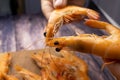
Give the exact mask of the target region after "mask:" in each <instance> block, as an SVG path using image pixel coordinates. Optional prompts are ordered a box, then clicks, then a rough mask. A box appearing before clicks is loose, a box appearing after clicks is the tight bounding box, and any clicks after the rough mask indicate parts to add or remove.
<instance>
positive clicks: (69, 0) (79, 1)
mask: <svg viewBox="0 0 120 80" xmlns="http://www.w3.org/2000/svg"><path fill="white" fill-rule="evenodd" d="M84 3H85V0H41V7H42V11H43V14H44V16H45V17H46V18H47V19H49V16H50V14H51V12H52V11H53V10H54V9H57V8H63V7H65V6H67V5H77V6H83V5H84Z"/></svg>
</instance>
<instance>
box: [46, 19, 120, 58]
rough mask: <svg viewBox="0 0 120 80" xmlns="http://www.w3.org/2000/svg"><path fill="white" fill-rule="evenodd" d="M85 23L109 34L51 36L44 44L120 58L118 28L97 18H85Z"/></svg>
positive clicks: (119, 32) (103, 56)
mask: <svg viewBox="0 0 120 80" xmlns="http://www.w3.org/2000/svg"><path fill="white" fill-rule="evenodd" d="M85 24H86V25H88V26H90V27H93V28H98V29H105V30H106V31H108V32H109V33H110V35H108V36H104V37H103V36H97V35H95V34H80V35H78V36H69V37H60V38H53V39H51V40H50V41H48V42H47V43H46V44H47V45H48V46H52V47H57V48H58V49H63V48H64V47H68V48H70V49H72V50H74V51H79V52H84V53H92V54H95V55H98V56H101V57H102V58H107V59H118V60H120V49H119V47H120V30H119V29H117V28H115V27H114V26H113V25H111V24H109V23H106V22H102V21H97V20H87V21H86V22H85Z"/></svg>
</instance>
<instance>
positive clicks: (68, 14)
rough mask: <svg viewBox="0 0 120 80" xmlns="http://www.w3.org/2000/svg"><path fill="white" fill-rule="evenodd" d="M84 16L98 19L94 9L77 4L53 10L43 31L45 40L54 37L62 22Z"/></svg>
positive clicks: (80, 18)
mask: <svg viewBox="0 0 120 80" xmlns="http://www.w3.org/2000/svg"><path fill="white" fill-rule="evenodd" d="M85 17H88V18H90V19H95V20H98V19H99V14H98V13H97V12H96V11H94V10H91V9H88V8H82V7H77V6H68V7H65V8H62V9H56V10H54V11H53V12H52V13H51V16H50V19H49V21H48V24H47V26H46V30H45V33H44V36H46V41H48V40H49V39H50V38H52V37H54V35H55V33H56V32H57V31H58V29H59V28H60V27H61V26H62V25H63V24H65V23H70V22H72V21H76V20H82V19H83V18H85Z"/></svg>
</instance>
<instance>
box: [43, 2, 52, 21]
mask: <svg viewBox="0 0 120 80" xmlns="http://www.w3.org/2000/svg"><path fill="white" fill-rule="evenodd" d="M41 8H42V12H43V14H44V16H45V17H46V18H47V19H49V17H50V14H51V12H52V11H53V10H54V8H53V3H52V2H51V0H41Z"/></svg>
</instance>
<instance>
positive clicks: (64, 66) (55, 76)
mask: <svg viewBox="0 0 120 80" xmlns="http://www.w3.org/2000/svg"><path fill="white" fill-rule="evenodd" d="M41 55H42V54H41V53H40V54H33V55H32V58H33V59H34V60H35V62H36V63H37V64H38V66H40V67H42V68H41V70H42V71H41V73H42V76H41V77H42V79H43V80H44V79H45V80H46V79H47V80H89V77H88V75H87V72H88V68H87V65H86V63H85V62H84V61H83V60H82V59H79V58H78V57H76V56H75V55H73V54H71V53H70V52H68V51H62V52H61V55H62V56H61V57H58V56H55V55H51V56H50V53H45V54H44V57H43V58H42V56H41ZM68 56H69V57H68ZM51 57H52V58H53V60H52V59H51ZM41 63H42V65H41Z"/></svg>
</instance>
